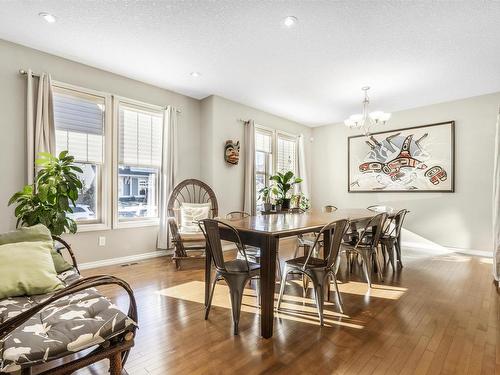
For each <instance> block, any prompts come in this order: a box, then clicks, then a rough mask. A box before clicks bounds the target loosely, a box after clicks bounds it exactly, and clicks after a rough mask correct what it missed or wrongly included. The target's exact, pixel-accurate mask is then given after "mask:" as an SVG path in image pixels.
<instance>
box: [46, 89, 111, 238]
mask: <svg viewBox="0 0 500 375" xmlns="http://www.w3.org/2000/svg"><path fill="white" fill-rule="evenodd" d="M53 94H54V123H55V128H56V151H57V154H59V153H60V152H61V151H65V150H67V151H68V152H69V154H70V155H72V156H74V157H75V162H76V164H77V165H78V166H79V167H80V168H81V169H82V170H83V173H81V174H80V176H79V177H80V178H81V180H82V182H83V188H82V189H81V191H80V193H79V196H78V200H77V201H76V205H75V207H73V213H70V214H69V217H71V218H73V219H74V220H76V221H77V222H79V223H80V224H99V223H104V222H105V221H106V217H105V212H106V207H105V205H104V202H105V199H104V196H103V194H104V186H105V182H106V179H105V178H104V171H105V163H106V160H105V159H106V158H105V154H106V152H105V151H106V142H105V138H106V137H105V134H106V124H107V121H106V119H107V116H108V115H107V112H106V108H107V106H108V105H109V103H110V97H109V96H108V95H106V94H100V93H96V92H94V91H92V90H86V89H83V88H77V87H74V86H70V85H66V84H62V83H56V84H54V87H53ZM79 228H80V229H81V228H82V227H81V226H80V227H79Z"/></svg>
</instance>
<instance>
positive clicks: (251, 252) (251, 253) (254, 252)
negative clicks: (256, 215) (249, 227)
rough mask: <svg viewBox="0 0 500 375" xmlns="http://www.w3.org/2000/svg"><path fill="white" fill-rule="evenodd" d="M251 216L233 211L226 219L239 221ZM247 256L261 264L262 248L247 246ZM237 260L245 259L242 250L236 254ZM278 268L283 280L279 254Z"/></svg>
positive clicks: (279, 276)
mask: <svg viewBox="0 0 500 375" xmlns="http://www.w3.org/2000/svg"><path fill="white" fill-rule="evenodd" d="M249 216H251V215H250V214H249V213H248V212H245V211H232V212H230V213H228V214H227V215H226V219H228V220H238V219H244V218H246V217H249ZM246 256H247V257H248V260H249V261H251V262H254V263H259V264H260V248H258V247H256V246H249V245H247V246H246ZM236 259H244V256H243V253H242V252H241V250H240V249H238V253H237V254H236ZM276 267H277V271H278V279H281V263H280V257H279V254H276Z"/></svg>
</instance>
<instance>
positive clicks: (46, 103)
mask: <svg viewBox="0 0 500 375" xmlns="http://www.w3.org/2000/svg"><path fill="white" fill-rule="evenodd" d="M27 86H28V87H27V107H26V119H27V123H26V134H27V151H28V152H27V179H28V184H32V183H33V181H34V178H35V174H36V171H35V160H36V158H37V155H38V153H39V152H49V153H51V154H53V155H54V154H55V152H56V130H55V125H54V100H53V93H52V81H51V77H50V74H47V73H42V74H40V77H39V78H37V77H34V76H33V72H32V71H31V69H28V73H27Z"/></svg>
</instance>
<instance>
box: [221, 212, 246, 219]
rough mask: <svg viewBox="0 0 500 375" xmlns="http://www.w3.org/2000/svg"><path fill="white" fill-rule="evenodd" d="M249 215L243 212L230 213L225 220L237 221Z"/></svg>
mask: <svg viewBox="0 0 500 375" xmlns="http://www.w3.org/2000/svg"><path fill="white" fill-rule="evenodd" d="M249 216H250V214H249V213H248V212H245V211H231V212H230V213H228V214H227V215H226V219H228V220H237V219H244V218H246V217H249Z"/></svg>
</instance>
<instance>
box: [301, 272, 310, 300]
mask: <svg viewBox="0 0 500 375" xmlns="http://www.w3.org/2000/svg"><path fill="white" fill-rule="evenodd" d="M308 290H309V277H307V275H306V274H304V273H303V274H302V296H303V297H304V298H306V297H307V291H308Z"/></svg>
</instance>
